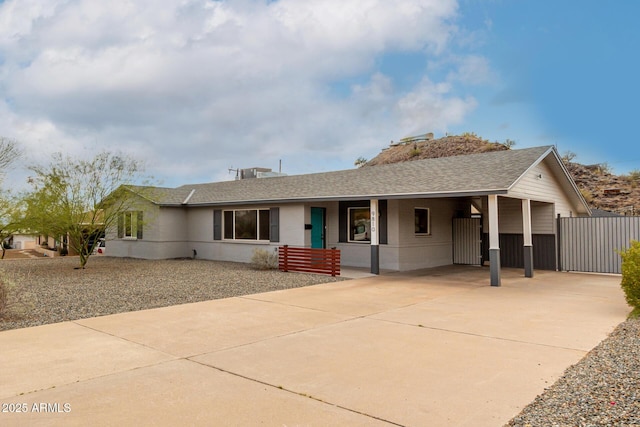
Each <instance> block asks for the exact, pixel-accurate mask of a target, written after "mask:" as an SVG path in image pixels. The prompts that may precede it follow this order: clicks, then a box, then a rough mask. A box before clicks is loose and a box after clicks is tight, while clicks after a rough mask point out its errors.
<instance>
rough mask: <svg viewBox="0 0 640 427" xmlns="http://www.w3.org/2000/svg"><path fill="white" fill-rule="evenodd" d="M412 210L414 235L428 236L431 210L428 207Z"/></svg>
mask: <svg viewBox="0 0 640 427" xmlns="http://www.w3.org/2000/svg"><path fill="white" fill-rule="evenodd" d="M413 212H414V214H413V216H414V221H415V234H416V236H430V235H431V210H430V209H429V208H415V209H414V210H413Z"/></svg>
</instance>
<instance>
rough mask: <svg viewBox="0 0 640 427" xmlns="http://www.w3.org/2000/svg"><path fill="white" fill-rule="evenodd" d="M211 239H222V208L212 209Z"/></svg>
mask: <svg viewBox="0 0 640 427" xmlns="http://www.w3.org/2000/svg"><path fill="white" fill-rule="evenodd" d="M213 240H222V210H221V209H214V210H213Z"/></svg>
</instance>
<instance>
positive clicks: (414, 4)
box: [0, 0, 640, 187]
mask: <svg viewBox="0 0 640 427" xmlns="http://www.w3.org/2000/svg"><path fill="white" fill-rule="evenodd" d="M637 16H640V2H638V1H636V0H617V1H615V2H603V1H601V0H582V1H580V2H574V1H569V0H557V1H551V0H484V1H481V0H457V1H456V0H395V1H389V0H354V1H352V0H322V1H321V0H304V1H300V0H275V1H266V0H262V1H259V0H218V1H213V0H110V1H100V0H4V1H2V0H0V136H2V137H5V138H9V139H12V140H14V141H16V142H17V143H18V144H19V146H20V147H21V148H22V150H23V153H24V155H23V158H22V159H21V161H20V162H19V163H18V164H17V165H16V166H15V167H14V169H13V170H12V171H11V172H10V173H9V175H8V180H5V182H8V183H9V184H10V185H12V186H16V187H19V186H20V185H21V183H24V182H25V181H26V177H27V176H28V172H27V168H28V167H33V166H37V165H46V164H47V163H48V162H49V161H50V157H51V154H52V153H56V152H62V153H65V154H69V155H71V156H73V157H74V158H90V157H93V156H94V155H96V154H97V153H99V152H102V151H110V152H115V153H122V154H125V155H127V156H130V157H132V158H134V159H137V160H138V161H140V162H141V163H142V164H143V165H144V166H145V170H146V175H148V176H152V177H153V179H154V182H156V183H157V184H158V185H163V186H168V187H174V186H179V185H183V184H192V183H200V182H212V181H221V180H229V179H233V178H234V176H235V172H233V171H230V169H237V168H251V167H267V168H272V169H273V170H275V171H277V170H278V169H279V168H280V165H281V170H282V172H284V173H288V174H300V173H312V172H324V171H332V170H341V169H349V168H353V167H354V162H355V160H356V159H358V158H359V157H364V158H366V159H370V158H373V157H374V156H375V155H377V154H378V153H379V152H380V150H381V149H383V148H385V147H387V146H388V145H389V143H390V142H391V141H393V140H396V141H397V140H399V139H401V138H403V137H407V136H412V135H419V134H424V133H427V132H433V133H434V134H435V136H436V137H442V136H444V135H446V134H461V133H464V132H473V133H475V134H477V135H479V136H481V137H483V138H486V139H488V140H491V141H498V142H504V141H506V140H507V139H509V140H512V141H515V143H516V144H515V146H514V148H516V149H517V148H526V147H533V146H540V145H555V146H557V148H558V151H559V152H560V154H565V153H567V152H573V153H575V154H576V155H577V157H576V158H575V161H578V162H581V163H585V164H593V163H607V164H608V165H609V166H610V167H611V168H612V169H613V171H614V172H616V173H626V172H628V171H631V170H635V169H640V148H638V141H637V135H636V132H637V128H636V126H637V122H636V121H635V120H636V119H637V116H638V112H639V111H640V109H639V108H638V106H637V100H638V99H640V85H639V84H638V82H637V77H638V76H640V69H639V68H640V55H638V46H640V26H638V25H637V23H636V19H637Z"/></svg>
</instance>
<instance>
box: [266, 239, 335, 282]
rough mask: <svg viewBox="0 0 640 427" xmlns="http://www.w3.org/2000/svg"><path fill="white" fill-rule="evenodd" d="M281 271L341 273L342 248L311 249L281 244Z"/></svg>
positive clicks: (279, 264) (279, 249)
mask: <svg viewBox="0 0 640 427" xmlns="http://www.w3.org/2000/svg"><path fill="white" fill-rule="evenodd" d="M278 267H279V269H280V271H300V272H306V273H320V274H330V275H331V276H339V275H340V250H339V249H336V248H332V249H311V248H294V247H290V246H286V245H285V246H280V247H279V248H278Z"/></svg>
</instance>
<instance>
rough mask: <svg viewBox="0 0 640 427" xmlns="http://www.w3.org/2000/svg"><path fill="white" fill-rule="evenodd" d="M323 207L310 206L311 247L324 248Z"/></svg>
mask: <svg viewBox="0 0 640 427" xmlns="http://www.w3.org/2000/svg"><path fill="white" fill-rule="evenodd" d="M324 218H325V208H311V247H312V248H318V249H324V247H325V241H324V221H325V219H324Z"/></svg>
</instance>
